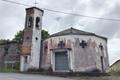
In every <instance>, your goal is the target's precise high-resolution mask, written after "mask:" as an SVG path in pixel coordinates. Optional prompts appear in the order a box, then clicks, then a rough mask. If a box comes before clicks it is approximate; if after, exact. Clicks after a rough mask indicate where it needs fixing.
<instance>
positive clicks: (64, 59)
mask: <svg viewBox="0 0 120 80" xmlns="http://www.w3.org/2000/svg"><path fill="white" fill-rule="evenodd" d="M55 70H59V71H60V70H69V66H68V55H67V51H64V52H56V53H55Z"/></svg>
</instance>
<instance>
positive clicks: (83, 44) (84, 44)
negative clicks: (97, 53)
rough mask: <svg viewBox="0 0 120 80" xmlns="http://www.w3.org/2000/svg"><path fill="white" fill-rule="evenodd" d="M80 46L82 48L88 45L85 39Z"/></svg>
mask: <svg viewBox="0 0 120 80" xmlns="http://www.w3.org/2000/svg"><path fill="white" fill-rule="evenodd" d="M80 46H81V47H82V48H85V46H87V43H86V42H85V41H84V40H82V42H81V43H80Z"/></svg>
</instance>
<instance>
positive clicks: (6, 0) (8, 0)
mask: <svg viewBox="0 0 120 80" xmlns="http://www.w3.org/2000/svg"><path fill="white" fill-rule="evenodd" d="M2 1H5V2H9V3H13V4H18V5H23V6H31V5H27V4H23V3H18V2H15V1H10V0H2ZM41 9H43V10H47V11H51V12H56V13H62V14H67V15H72V16H80V17H87V18H94V19H100V20H109V21H120V19H110V18H102V17H94V16H87V15H81V14H75V13H68V12H63V11H57V10H52V9H47V8H41Z"/></svg>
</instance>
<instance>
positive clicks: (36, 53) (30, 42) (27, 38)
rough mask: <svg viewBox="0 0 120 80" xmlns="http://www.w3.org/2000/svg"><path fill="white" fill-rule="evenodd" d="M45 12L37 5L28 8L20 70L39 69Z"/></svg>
mask: <svg viewBox="0 0 120 80" xmlns="http://www.w3.org/2000/svg"><path fill="white" fill-rule="evenodd" d="M43 13H44V11H43V10H41V9H39V8H37V7H30V8H26V21H25V28H24V36H23V43H22V48H21V57H20V71H27V70H28V69H39V65H40V47H41V31H42V16H43Z"/></svg>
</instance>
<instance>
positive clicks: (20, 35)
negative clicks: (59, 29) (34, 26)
mask: <svg viewBox="0 0 120 80" xmlns="http://www.w3.org/2000/svg"><path fill="white" fill-rule="evenodd" d="M41 35H42V40H45V39H46V38H48V37H49V33H48V31H46V30H42V34H41ZM12 41H16V42H20V43H21V42H22V41H23V31H19V32H17V34H16V35H15V37H14V38H13V40H12Z"/></svg>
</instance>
